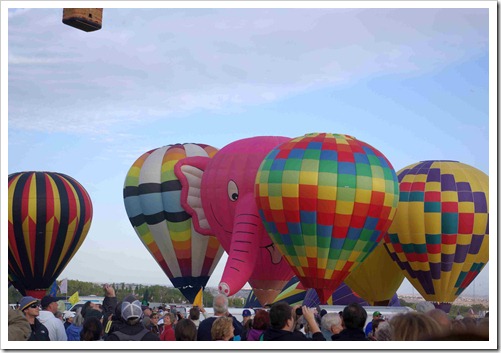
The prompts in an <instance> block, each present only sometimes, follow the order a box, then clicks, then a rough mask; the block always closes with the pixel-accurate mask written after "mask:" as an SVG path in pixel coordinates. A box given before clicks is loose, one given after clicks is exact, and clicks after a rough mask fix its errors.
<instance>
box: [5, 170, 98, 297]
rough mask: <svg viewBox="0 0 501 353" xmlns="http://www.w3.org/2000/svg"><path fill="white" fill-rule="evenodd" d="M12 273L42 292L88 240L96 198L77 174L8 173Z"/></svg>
mask: <svg viewBox="0 0 501 353" xmlns="http://www.w3.org/2000/svg"><path fill="white" fill-rule="evenodd" d="M8 197H9V209H8V212H9V277H10V278H11V279H12V280H13V281H12V283H13V285H14V286H15V287H16V288H17V289H18V290H19V291H20V292H21V294H23V295H30V296H34V297H36V298H42V297H43V296H44V295H45V292H46V290H47V288H49V287H50V286H51V285H52V283H54V281H55V280H56V279H57V277H58V276H59V274H60V273H61V272H62V271H63V270H64V268H65V267H66V265H67V264H68V262H69V261H70V260H71V258H72V257H73V255H75V253H76V252H77V250H78V249H79V248H80V245H82V242H83V241H84V239H85V237H86V235H87V233H88V231H89V228H90V225H91V221H92V203H91V200H90V197H89V195H88V193H87V191H86V190H85V189H84V188H83V186H82V185H80V183H78V182H77V181H76V180H75V179H73V178H71V177H69V176H67V175H65V174H61V173H54V172H20V173H14V174H11V175H9V196H8Z"/></svg>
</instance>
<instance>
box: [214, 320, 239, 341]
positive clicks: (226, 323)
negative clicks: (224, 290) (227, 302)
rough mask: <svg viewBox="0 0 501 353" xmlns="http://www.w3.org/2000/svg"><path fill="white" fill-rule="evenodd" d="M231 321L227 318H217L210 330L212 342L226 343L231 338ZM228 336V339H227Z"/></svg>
mask: <svg viewBox="0 0 501 353" xmlns="http://www.w3.org/2000/svg"><path fill="white" fill-rule="evenodd" d="M233 330H234V329H233V319H232V318H231V317H227V316H221V317H219V318H217V319H216V320H215V321H214V323H213V324H212V328H211V330H210V333H211V337H212V340H213V341H221V340H223V341H227V340H228V339H229V338H231V337H233ZM228 336H229V337H228Z"/></svg>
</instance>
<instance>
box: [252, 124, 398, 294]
mask: <svg viewBox="0 0 501 353" xmlns="http://www.w3.org/2000/svg"><path fill="white" fill-rule="evenodd" d="M255 194H256V199H257V203H258V207H259V209H260V215H261V218H262V219H263V222H264V224H265V226H266V229H267V231H268V233H269V234H270V237H271V238H272V239H273V241H274V243H275V244H276V245H277V246H278V248H279V250H280V252H281V253H282V254H283V255H284V257H285V258H286V260H287V262H288V263H289V264H290V265H291V267H292V269H293V270H294V272H295V274H296V276H297V277H299V278H300V280H301V282H302V283H303V285H304V286H305V287H307V288H315V290H316V291H317V293H318V295H319V297H320V299H321V300H322V302H324V303H325V302H326V301H327V299H328V298H329V297H330V296H331V294H332V292H333V291H334V290H335V289H336V288H337V287H338V286H339V285H340V284H341V282H342V281H343V280H344V279H345V278H346V276H348V274H349V273H350V271H351V269H352V266H353V265H356V264H358V263H360V262H361V261H363V260H364V259H365V258H366V256H367V255H368V254H369V253H370V252H371V251H372V250H373V249H374V248H375V246H376V245H377V244H378V243H379V241H380V240H381V238H382V236H383V234H384V233H385V232H386V230H387V229H388V227H389V225H390V224H391V221H392V219H393V216H394V214H395V210H396V206H397V202H398V182H397V177H396V174H395V171H394V170H393V167H392V166H391V164H390V162H389V161H388V160H387V159H386V157H385V156H384V155H383V154H382V153H381V152H379V151H378V150H376V149H375V148H373V147H372V146H370V145H368V144H366V143H365V142H362V141H358V140H356V139H354V138H352V137H350V136H347V135H337V134H325V133H322V134H308V135H305V136H304V137H298V138H295V139H293V140H291V141H289V142H285V143H283V144H281V145H280V146H278V147H276V148H275V149H273V150H272V151H271V152H270V153H269V154H268V156H267V157H266V158H265V160H264V161H263V163H262V164H261V167H260V169H259V172H258V175H257V177H256V192H255Z"/></svg>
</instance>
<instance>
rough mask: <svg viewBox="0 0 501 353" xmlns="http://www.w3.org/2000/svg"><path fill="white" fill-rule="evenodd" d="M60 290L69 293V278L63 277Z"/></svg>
mask: <svg viewBox="0 0 501 353" xmlns="http://www.w3.org/2000/svg"><path fill="white" fill-rule="evenodd" d="M59 291H60V292H61V293H66V294H68V279H67V278H65V279H63V281H62V282H61V285H60V286H59Z"/></svg>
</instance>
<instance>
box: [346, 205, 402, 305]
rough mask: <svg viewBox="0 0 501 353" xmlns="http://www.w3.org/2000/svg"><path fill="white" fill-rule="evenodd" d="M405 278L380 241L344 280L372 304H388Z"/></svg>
mask: <svg viewBox="0 0 501 353" xmlns="http://www.w3.org/2000/svg"><path fill="white" fill-rule="evenodd" d="M397 213H398V210H397ZM403 280H404V274H403V273H402V270H400V267H398V265H397V264H396V263H395V261H393V259H392V258H391V256H390V254H389V253H388V251H386V248H385V246H384V242H380V243H379V244H378V246H376V248H375V249H374V250H373V251H372V252H371V253H370V254H369V256H367V258H366V259H365V260H364V261H363V262H362V263H361V264H360V265H358V267H356V268H354V269H353V270H352V271H351V273H350V274H349V275H348V277H346V279H345V280H344V282H345V283H346V284H347V285H348V286H349V287H350V288H351V289H353V290H354V291H355V292H357V293H358V294H359V295H360V296H361V297H362V298H364V299H365V300H366V301H367V302H369V303H370V304H371V305H388V303H389V302H390V301H391V299H392V297H393V295H394V294H395V292H396V291H397V289H398V288H399V287H400V285H401V284H402V282H403Z"/></svg>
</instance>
